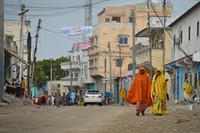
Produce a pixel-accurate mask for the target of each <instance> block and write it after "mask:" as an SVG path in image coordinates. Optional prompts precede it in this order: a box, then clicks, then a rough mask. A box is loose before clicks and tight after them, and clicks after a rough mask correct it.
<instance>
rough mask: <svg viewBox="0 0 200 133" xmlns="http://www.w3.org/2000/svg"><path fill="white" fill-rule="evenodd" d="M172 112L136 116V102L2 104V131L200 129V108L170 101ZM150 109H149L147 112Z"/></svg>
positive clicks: (160, 132)
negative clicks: (192, 108)
mask: <svg viewBox="0 0 200 133" xmlns="http://www.w3.org/2000/svg"><path fill="white" fill-rule="evenodd" d="M168 110H169V114H167V115H164V116H154V115H152V114H147V115H145V116H136V115H135V107H134V106H124V107H122V106H118V105H112V106H108V105H107V106H103V107H99V106H87V107H83V106H79V107H76V106H73V107H60V108H57V107H51V106H21V107H1V108H0V132H2V133H133V132H134V133H143V132H147V133H155V132H157V133H165V132H166V133H172V132H173V133H174V132H177V133H179V132H186V133H194V132H196V133H199V132H200V125H199V123H200V112H199V111H189V110H187V106H186V105H185V106H183V105H174V104H173V103H168ZM147 113H148V112H147Z"/></svg>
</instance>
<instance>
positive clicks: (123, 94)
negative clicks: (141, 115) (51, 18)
mask: <svg viewBox="0 0 200 133" xmlns="http://www.w3.org/2000/svg"><path fill="white" fill-rule="evenodd" d="M119 95H120V103H121V105H122V106H124V102H125V98H126V90H125V88H122V89H121V90H120V92H119Z"/></svg>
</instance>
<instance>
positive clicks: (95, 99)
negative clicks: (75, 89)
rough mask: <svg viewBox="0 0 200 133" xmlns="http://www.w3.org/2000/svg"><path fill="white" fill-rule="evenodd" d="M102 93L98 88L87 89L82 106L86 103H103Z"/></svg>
mask: <svg viewBox="0 0 200 133" xmlns="http://www.w3.org/2000/svg"><path fill="white" fill-rule="evenodd" d="M103 99H104V98H103V94H102V93H101V92H100V91H99V90H88V91H86V93H85V95H84V106H87V105H88V104H98V105H100V106H102V105H103Z"/></svg>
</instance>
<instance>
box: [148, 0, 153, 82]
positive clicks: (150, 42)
mask: <svg viewBox="0 0 200 133" xmlns="http://www.w3.org/2000/svg"><path fill="white" fill-rule="evenodd" d="M149 4H150V0H148V1H147V8H148V25H147V26H148V28H149V29H150V28H151V27H150V20H149V19H150V15H149V10H150V9H149ZM151 46H152V41H151V38H149V56H150V59H149V60H150V66H151V67H152V52H151V51H152V48H151ZM150 78H151V79H152V78H153V72H152V68H151V69H150Z"/></svg>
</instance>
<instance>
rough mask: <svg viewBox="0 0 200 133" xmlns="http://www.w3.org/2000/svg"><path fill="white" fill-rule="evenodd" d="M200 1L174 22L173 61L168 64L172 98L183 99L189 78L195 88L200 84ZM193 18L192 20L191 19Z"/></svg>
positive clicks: (172, 30)
mask: <svg viewBox="0 0 200 133" xmlns="http://www.w3.org/2000/svg"><path fill="white" fill-rule="evenodd" d="M199 12H200V2H198V3H197V4H196V5H194V6H193V7H192V8H190V9H189V10H188V11H186V12H185V13H183V14H182V15H181V16H180V17H179V18H177V19H176V20H175V21H174V22H172V23H171V24H170V25H169V27H171V35H172V38H173V39H172V40H171V44H173V47H171V51H172V52H171V62H170V63H169V64H167V65H166V67H169V71H170V73H171V84H170V88H171V90H170V92H171V93H170V94H171V99H172V100H177V99H180V100H183V98H184V96H183V91H182V86H183V84H184V81H185V80H186V79H189V81H190V82H191V84H192V86H193V87H194V89H197V90H199V86H200V56H199V53H200V27H199V23H200V17H199ZM191 20H192V21H191Z"/></svg>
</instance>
